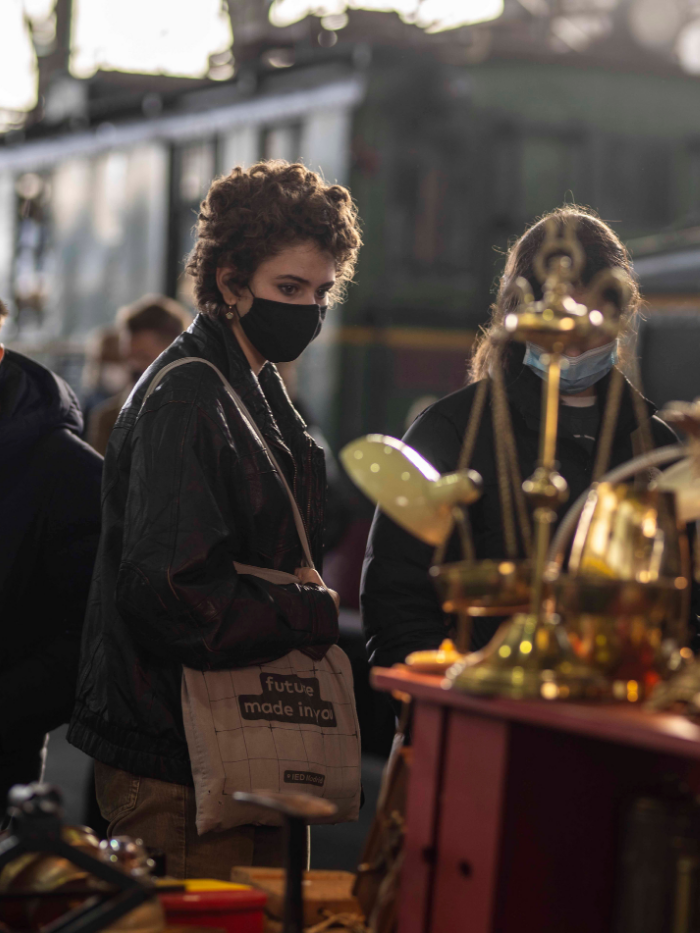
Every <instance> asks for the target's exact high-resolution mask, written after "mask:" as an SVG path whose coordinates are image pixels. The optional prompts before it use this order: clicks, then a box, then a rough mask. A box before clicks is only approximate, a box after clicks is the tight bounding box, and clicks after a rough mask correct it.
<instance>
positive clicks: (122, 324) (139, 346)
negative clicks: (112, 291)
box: [117, 295, 192, 383]
mask: <svg viewBox="0 0 700 933" xmlns="http://www.w3.org/2000/svg"><path fill="white" fill-rule="evenodd" d="M191 323H192V316H191V315H190V314H189V313H188V312H187V311H186V310H185V308H184V307H183V306H182V305H181V304H180V303H179V302H178V301H175V300H174V299H173V298H167V297H166V296H165V295H144V296H143V298H139V300H138V301H135V302H133V304H130V305H126V306H125V307H123V308H120V310H119V311H118V312H117V326H118V327H119V329H120V331H121V333H122V340H121V346H122V352H123V356H124V361H125V364H126V369H127V372H128V375H129V379H130V381H131V382H132V383H135V382H137V381H138V380H139V379H140V378H141V376H142V375H143V374H144V373H145V372H146V370H147V369H148V367H149V366H150V365H151V363H152V362H153V361H154V360H156V359H157V358H158V357H159V356H160V354H161V353H162V352H163V351H164V350H166V349H167V348H168V347H169V346H170V344H171V343H172V342H173V340H175V338H176V337H179V336H180V334H181V333H182V332H183V330H186V329H187V328H188V327H189V326H190V324H191Z"/></svg>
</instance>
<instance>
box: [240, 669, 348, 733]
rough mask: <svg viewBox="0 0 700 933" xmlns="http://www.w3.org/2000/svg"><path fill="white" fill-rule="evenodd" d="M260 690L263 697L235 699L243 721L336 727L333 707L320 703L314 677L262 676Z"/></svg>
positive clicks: (318, 688) (318, 687)
mask: <svg viewBox="0 0 700 933" xmlns="http://www.w3.org/2000/svg"><path fill="white" fill-rule="evenodd" d="M260 687H261V690H262V693H259V694H252V693H248V694H242V695H241V696H239V697H238V705H239V708H240V711H241V716H242V718H243V719H267V720H268V722H290V723H291V722H293V723H299V724H303V725H308V724H314V725H316V726H331V727H336V726H337V725H338V724H337V722H336V718H335V710H334V709H333V704H332V703H330V702H328V701H327V700H322V699H321V687H320V685H319V682H318V678H317V677H304V678H302V677H298V676H297V675H296V674H272V673H261V674H260Z"/></svg>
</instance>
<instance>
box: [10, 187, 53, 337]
mask: <svg viewBox="0 0 700 933" xmlns="http://www.w3.org/2000/svg"><path fill="white" fill-rule="evenodd" d="M15 191H16V194H17V225H16V228H15V229H16V234H15V260H14V269H13V298H14V302H15V305H16V308H17V316H16V319H15V320H16V327H17V330H18V331H20V332H21V331H22V330H24V329H26V328H27V327H28V326H29V327H35V328H41V326H42V324H43V322H44V312H45V301H46V295H47V284H48V283H47V276H48V270H49V263H50V212H49V204H50V181H49V178H48V177H47V176H45V175H38V174H35V173H33V172H27V173H25V174H24V175H20V176H19V178H18V179H17V181H16V183H15Z"/></svg>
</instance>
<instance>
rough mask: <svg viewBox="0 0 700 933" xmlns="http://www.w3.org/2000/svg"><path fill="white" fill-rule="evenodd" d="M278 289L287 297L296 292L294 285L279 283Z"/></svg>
mask: <svg viewBox="0 0 700 933" xmlns="http://www.w3.org/2000/svg"><path fill="white" fill-rule="evenodd" d="M279 289H280V291H281V292H282V294H283V295H286V296H287V297H288V298H291V297H292V295H295V294H296V292H297V286H296V285H280V286H279Z"/></svg>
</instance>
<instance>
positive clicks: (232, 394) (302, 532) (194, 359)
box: [139, 356, 314, 569]
mask: <svg viewBox="0 0 700 933" xmlns="http://www.w3.org/2000/svg"><path fill="white" fill-rule="evenodd" d="M185 363H204V364H205V365H207V366H210V367H211V368H212V369H213V370H214V372H215V373H216V374H217V375H218V377H219V379H221V381H222V383H223V384H224V388H225V389H226V392H227V393H228V396H229V398H230V399H231V401H232V402H233V404H234V405H235V406H236V408H237V409H238V411H239V412H240V414H241V415H242V416H243V418H244V419H245V420H246V421H247V423H248V426H249V427H250V429H251V431H253V433H254V434H255V435H256V436H257V438H258V440H259V441H260V443H261V444H262V446H263V448H264V449H265V452H266V453H267V455H268V457H269V458H270V460H271V461H272V465H273V466H274V468H275V470H277V474H278V476H279V478H280V479H281V480H282V483H283V485H284V488H285V489H286V490H287V495H288V497H289V503H290V505H291V507H292V514H293V516H294V524H295V525H296V529H297V534H298V535H299V540H300V541H301V547H302V550H303V552H304V558H305V560H306V565H307V567H311V568H312V569H313V566H314V561H313V558H312V556H311V547H310V545H309V538H308V536H307V534H306V528H305V527H304V519H303V518H302V517H301V512H300V511H299V506H298V505H297V501H296V499H295V498H294V494H293V493H292V490H291V489H290V488H289V483H288V482H287V478H286V477H285V475H284V473H283V472H282V470H281V469H280V466H279V464H278V463H277V458H276V457H275V455H274V454H273V452H272V450H271V448H270V445H269V444H268V443H267V441H266V440H265V437H264V436H263V433H262V431H261V430H260V428H259V427H258V426H257V424H256V423H255V421H254V420H253V416H252V415H251V414H250V412H249V411H248V408H247V407H246V405H245V404H244V402H243V399H242V398H241V397H240V395H239V394H238V393H237V392H236V390H235V389H234V388H233V386H232V385H231V383H230V382H229V381H228V379H227V378H226V376H224V374H223V373H222V372H221V370H220V369H218V367H216V366H215V365H214V364H213V363H210V362H209V360H205V359H203V358H202V357H199V356H187V357H185V358H184V359H181V360H174V361H173V362H172V363H168V365H167V366H164V367H163V368H162V369H161V370H159V371H158V372H157V373H156V374H155V376H154V377H153V379H152V381H151V384H150V385H149V387H148V389H147V390H146V394H145V395H144V397H143V401H142V402H141V408H140V409H139V414H141V412H142V411H143V406H144V405H145V404H146V400H147V399H148V398H149V396H151V395H152V394H153V392H154V390H155V389H156V387H157V386H158V385H159V384H160V382H161V381H162V379H163V377H164V376H165V375H166V374H167V373H169V372H170V371H171V370H173V369H177V367H178V366H184V364H185Z"/></svg>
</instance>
